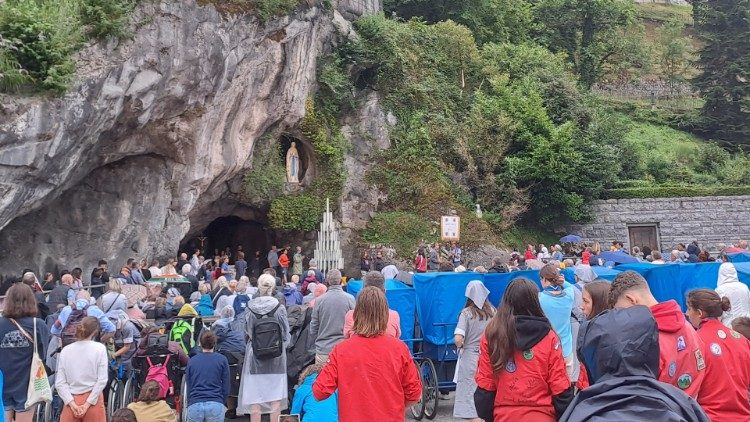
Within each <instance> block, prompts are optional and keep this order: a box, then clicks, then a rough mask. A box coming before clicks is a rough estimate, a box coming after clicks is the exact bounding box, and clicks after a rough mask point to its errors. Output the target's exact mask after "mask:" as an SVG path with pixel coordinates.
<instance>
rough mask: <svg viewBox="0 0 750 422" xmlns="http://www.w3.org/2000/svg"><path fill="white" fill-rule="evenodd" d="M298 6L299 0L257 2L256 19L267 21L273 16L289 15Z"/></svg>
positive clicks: (263, 0) (261, 0) (264, 0)
mask: <svg viewBox="0 0 750 422" xmlns="http://www.w3.org/2000/svg"><path fill="white" fill-rule="evenodd" d="M297 5H299V0H258V1H257V4H256V8H257V13H258V17H259V18H260V19H261V20H263V21H267V20H269V19H271V18H273V17H275V16H283V15H288V14H289V13H291V12H292V11H293V10H294V8H295V7H297Z"/></svg>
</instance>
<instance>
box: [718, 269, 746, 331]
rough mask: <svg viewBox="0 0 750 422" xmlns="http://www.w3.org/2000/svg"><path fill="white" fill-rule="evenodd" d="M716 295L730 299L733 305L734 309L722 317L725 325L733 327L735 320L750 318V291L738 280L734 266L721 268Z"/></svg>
mask: <svg viewBox="0 0 750 422" xmlns="http://www.w3.org/2000/svg"><path fill="white" fill-rule="evenodd" d="M716 293H718V294H719V296H721V297H726V298H729V302H730V303H731V305H732V309H730V310H728V311H727V312H724V315H723V316H722V317H721V322H722V323H723V324H724V325H726V326H727V327H731V326H732V321H733V320H734V319H735V318H739V317H743V316H746V317H750V289H749V288H748V287H747V285H745V284H744V283H742V282H740V280H739V278H737V269H736V268H734V264H731V263H728V262H727V263H724V264H721V267H719V280H718V282H717V283H716Z"/></svg>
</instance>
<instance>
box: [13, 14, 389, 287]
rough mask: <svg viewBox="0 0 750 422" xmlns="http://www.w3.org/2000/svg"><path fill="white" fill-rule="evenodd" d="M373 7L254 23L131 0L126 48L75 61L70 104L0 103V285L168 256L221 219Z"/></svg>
mask: <svg viewBox="0 0 750 422" xmlns="http://www.w3.org/2000/svg"><path fill="white" fill-rule="evenodd" d="M381 5H382V2H381V1H380V0H342V1H340V2H338V4H336V5H335V6H336V9H337V11H336V12H332V11H328V10H325V9H324V8H323V7H322V6H312V7H304V6H303V7H302V8H300V9H298V10H297V11H296V12H295V13H294V14H293V15H291V16H288V17H284V18H280V19H278V20H274V21H272V22H269V23H268V24H266V25H262V24H260V23H259V22H258V20H257V19H255V18H253V17H249V16H222V15H221V14H220V13H219V12H217V11H216V10H215V9H214V7H213V6H211V5H207V6H201V5H199V4H197V3H196V2H195V0H180V1H173V0H171V1H167V0H162V1H153V2H152V1H147V2H141V5H140V6H139V8H138V9H137V11H136V13H135V15H134V17H133V21H134V22H135V23H136V24H135V29H134V36H133V38H132V39H131V40H127V41H123V42H121V43H117V42H115V41H112V42H110V43H109V44H106V45H105V44H104V43H98V44H93V45H90V46H88V47H87V48H85V49H84V50H82V51H81V52H80V54H79V56H78V58H77V62H78V69H79V72H78V75H77V80H76V83H75V84H74V87H73V88H71V90H70V91H69V93H68V94H67V95H65V96H64V97H62V98H56V99H49V98H45V97H34V98H17V97H9V96H2V97H0V274H2V273H11V272H12V273H17V272H18V271H19V270H20V269H21V268H22V267H29V268H34V269H38V270H40V271H41V270H52V269H55V267H66V268H70V267H73V266H81V267H82V268H90V267H91V266H92V265H94V264H95V263H96V260H98V259H99V258H105V259H108V260H110V261H112V262H115V263H120V262H122V261H124V260H125V259H126V258H127V257H131V256H137V257H146V256H147V257H154V256H156V257H160V256H168V255H173V254H174V253H176V251H177V247H178V245H179V242H180V241H181V240H182V239H183V237H184V236H185V235H186V234H188V233H189V232H191V231H192V232H195V231H196V230H201V228H200V227H201V226H203V227H205V225H207V224H208V223H209V222H210V221H211V220H213V219H214V218H217V217H219V216H222V215H230V214H232V213H233V212H234V210H235V209H236V208H237V207H238V205H237V203H236V202H234V201H231V200H228V191H229V187H228V186H229V184H230V181H232V180H233V179H236V177H237V176H238V175H241V174H243V173H245V172H246V171H247V170H248V168H249V166H250V165H251V164H250V163H251V157H252V152H253V148H254V146H255V145H256V143H257V142H259V141H260V140H261V139H262V136H263V134H264V133H267V132H268V131H269V130H278V129H285V128H291V127H294V126H295V125H296V124H297V123H298V122H299V120H300V119H301V117H302V115H303V113H304V105H305V100H306V99H307V98H308V96H309V94H310V93H311V92H312V91H314V89H315V86H316V81H315V75H316V65H317V59H318V57H319V55H320V54H322V53H323V52H325V51H326V50H328V49H330V48H331V47H332V46H333V45H334V44H335V43H336V42H337V41H338V39H339V38H340V37H341V36H342V35H341V32H342V29H343V31H344V32H345V31H346V30H347V28H346V27H347V23H348V22H347V20H346V19H352V18H354V17H356V16H358V15H361V14H365V13H373V12H375V11H378V10H380V8H381ZM337 28H339V29H337ZM372 107H376V105H372ZM373 113H375V114H377V110H375V111H373ZM381 114H382V113H381ZM376 132H377V130H376ZM350 159H351V160H356V158H351V157H350ZM351 191H352V188H351V187H349V188H348V190H347V192H351ZM346 197H351V195H349V194H348V193H347V194H346V195H345V198H346ZM353 198H355V199H356V200H358V199H359V198H360V197H359V196H357V195H355V196H354V197H353ZM350 208H351V207H349V206H348V205H342V209H350Z"/></svg>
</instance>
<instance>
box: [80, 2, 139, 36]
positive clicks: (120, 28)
mask: <svg viewBox="0 0 750 422" xmlns="http://www.w3.org/2000/svg"><path fill="white" fill-rule="evenodd" d="M134 7H135V0H81V23H82V24H84V25H87V26H88V27H89V28H90V30H89V33H90V34H91V35H92V36H94V37H97V38H106V37H121V36H124V35H126V33H127V31H126V28H125V27H126V25H127V23H128V18H129V17H130V13H131V12H132V11H133V8H134Z"/></svg>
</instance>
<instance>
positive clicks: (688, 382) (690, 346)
mask: <svg viewBox="0 0 750 422" xmlns="http://www.w3.org/2000/svg"><path fill="white" fill-rule="evenodd" d="M651 313H652V314H654V319H656V325H657V326H658V327H659V381H661V382H665V383H667V384H672V385H674V386H675V387H678V388H680V389H682V390H683V391H684V392H685V393H687V394H688V395H689V396H690V397H693V398H697V397H698V391H699V390H700V387H701V383H702V382H703V378H705V376H706V359H705V358H706V348H705V346H704V345H703V341H701V339H700V338H699V337H698V333H696V332H695V329H693V326H692V325H690V323H689V322H688V321H687V320H686V319H685V314H683V313H682V310H681V309H680V306H679V305H677V302H675V301H674V300H669V301H667V302H663V303H659V304H657V305H654V306H652V307H651Z"/></svg>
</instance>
